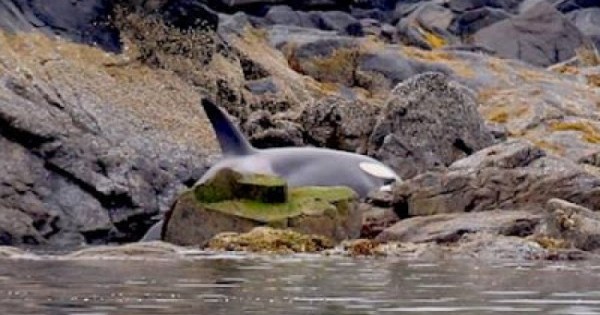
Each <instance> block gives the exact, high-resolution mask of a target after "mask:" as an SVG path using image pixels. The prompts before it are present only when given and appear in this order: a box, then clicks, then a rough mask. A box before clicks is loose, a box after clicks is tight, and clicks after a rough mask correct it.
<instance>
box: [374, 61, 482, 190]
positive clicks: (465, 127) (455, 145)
mask: <svg viewBox="0 0 600 315" xmlns="http://www.w3.org/2000/svg"><path fill="white" fill-rule="evenodd" d="M492 143H493V137H492V134H491V133H490V132H489V131H488V130H487V129H486V128H485V126H484V123H483V119H482V118H481V116H480V115H479V113H478V112H477V102H476V100H475V98H474V96H473V95H472V94H471V92H469V90H468V89H467V88H465V87H463V86H462V85H460V84H458V83H457V82H454V81H450V80H449V79H448V78H447V77H446V76H445V75H443V74H441V73H433V72H432V73H425V74H422V75H418V76H416V77H414V78H412V79H410V80H408V81H405V82H404V83H401V84H399V85H398V86H397V87H396V88H394V90H393V91H392V93H391V97H390V98H389V100H388V102H387V104H386V105H385V107H384V109H383V110H382V112H381V113H380V115H379V117H378V121H377V123H376V125H375V128H374V131H373V133H372V135H371V139H370V146H369V154H371V155H374V156H376V157H377V158H378V159H379V160H381V161H383V162H384V163H386V164H387V165H390V166H391V167H393V168H394V169H395V170H396V171H397V172H398V173H399V175H400V176H401V177H402V178H410V177H413V176H415V175H416V174H418V173H421V172H423V171H425V170H429V169H432V168H436V167H442V166H448V165H450V164H451V163H452V162H454V161H456V160H458V159H460V158H463V157H465V156H467V155H470V154H472V153H473V152H475V151H477V150H480V149H482V148H484V147H486V146H489V145H491V144H492Z"/></svg>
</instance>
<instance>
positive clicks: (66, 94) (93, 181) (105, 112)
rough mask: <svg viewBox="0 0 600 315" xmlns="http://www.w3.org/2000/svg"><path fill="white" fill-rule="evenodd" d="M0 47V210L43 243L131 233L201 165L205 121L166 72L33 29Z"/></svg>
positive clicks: (2, 39)
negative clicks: (30, 228) (34, 232)
mask: <svg viewBox="0 0 600 315" xmlns="http://www.w3.org/2000/svg"><path fill="white" fill-rule="evenodd" d="M25 43H26V45H27V47H28V48H27V51H26V52H24V51H23V50H22V47H23V46H22V45H23V44H25ZM0 50H1V53H0V72H1V73H3V75H2V78H1V79H0V96H1V97H0V147H2V150H0V170H1V171H0V172H1V173H2V176H0V196H1V198H0V207H1V208H5V209H13V210H16V211H19V212H21V213H23V214H25V215H27V216H28V217H29V218H31V221H29V220H19V222H22V223H23V222H24V223H25V224H26V226H27V225H28V223H27V222H31V225H29V226H33V227H34V228H35V230H37V233H38V235H39V236H42V237H43V238H44V240H45V241H47V242H48V243H49V244H50V245H59V244H60V245H77V246H78V245H80V244H81V243H83V242H87V243H98V242H99V243H103V242H117V241H133V240H137V239H138V238H139V237H141V235H143V233H144V232H145V230H146V229H147V227H148V226H150V225H151V224H152V221H153V219H152V217H153V216H155V215H156V214H158V213H160V212H161V211H166V210H168V208H169V205H170V204H171V201H172V198H173V197H174V196H175V195H176V194H177V193H179V192H180V191H181V190H183V188H185V187H186V183H193V182H195V181H196V180H197V179H198V178H199V177H200V175H201V174H202V173H203V171H204V170H205V169H206V168H207V165H208V155H209V154H208V152H209V151H210V150H211V149H210V148H211V147H212V148H213V149H212V150H214V148H216V145H215V143H214V140H211V138H210V135H211V133H212V130H211V128H210V124H209V123H208V122H207V121H206V120H205V118H203V117H204V116H203V115H204V114H203V113H202V111H201V109H200V108H197V107H195V106H196V105H195V104H197V103H198V102H199V99H198V95H197V94H195V92H193V91H192V90H191V89H190V87H189V86H188V85H185V84H183V83H182V82H181V80H179V79H176V78H175V77H174V76H173V75H172V74H165V73H160V74H158V73H152V72H151V70H149V69H148V68H145V67H141V66H139V65H134V66H133V67H130V66H129V65H128V64H127V63H122V62H123V59H122V58H124V56H117V55H113V54H106V53H105V52H104V51H102V50H99V49H94V48H90V47H87V46H83V45H76V44H73V43H68V42H57V41H53V40H51V39H48V38H45V37H43V36H40V35H34V34H31V35H29V34H17V35H14V36H11V37H10V39H9V38H8V37H7V36H6V35H4V33H0ZM16 56H18V58H17V57H16ZM120 63H121V64H120ZM41 64H44V65H43V66H42V65H41ZM116 64H120V66H115V65H116ZM6 65H11V66H10V67H7V66H6ZM142 104H143V105H142ZM14 217H15V218H17V217H19V216H14ZM18 239H19V238H18V237H16V238H14V239H13V240H14V241H15V242H19V240H18ZM31 239H39V238H38V237H37V236H34V237H33V238H31Z"/></svg>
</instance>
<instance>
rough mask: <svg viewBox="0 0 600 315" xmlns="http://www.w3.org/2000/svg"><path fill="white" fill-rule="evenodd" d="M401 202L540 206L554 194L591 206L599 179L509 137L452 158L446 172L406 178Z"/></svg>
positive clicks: (420, 206)
mask: <svg viewBox="0 0 600 315" xmlns="http://www.w3.org/2000/svg"><path fill="white" fill-rule="evenodd" d="M395 193H396V198H397V199H396V201H397V203H396V206H397V207H400V208H402V207H404V208H406V209H407V212H408V213H409V214H410V215H431V214H438V213H451V212H478V211H486V210H493V209H539V208H541V207H543V206H544V205H545V203H546V202H547V201H548V200H549V199H551V198H563V199H566V200H569V201H571V202H576V203H578V204H581V205H585V206H589V207H592V208H594V207H597V205H598V202H599V201H600V178H599V177H596V176H594V175H593V174H591V173H588V172H586V171H585V170H584V169H583V168H581V167H580V166H578V165H577V164H576V163H574V162H572V161H570V160H567V159H564V158H558V157H554V156H546V154H545V152H543V151H542V150H540V149H539V148H537V147H535V146H534V145H533V144H532V143H530V142H528V141H524V140H509V141H507V142H505V143H501V144H498V145H495V146H491V147H489V148H486V149H483V150H481V151H479V152H476V153H475V154H473V155H472V156H470V157H467V158H465V159H462V160H458V161H456V162H455V163H453V164H452V165H451V166H450V167H449V169H448V170H447V171H441V172H429V173H425V174H422V175H419V176H417V177H415V178H413V179H411V180H407V181H405V182H403V183H402V184H400V185H398V186H397V187H396V190H395Z"/></svg>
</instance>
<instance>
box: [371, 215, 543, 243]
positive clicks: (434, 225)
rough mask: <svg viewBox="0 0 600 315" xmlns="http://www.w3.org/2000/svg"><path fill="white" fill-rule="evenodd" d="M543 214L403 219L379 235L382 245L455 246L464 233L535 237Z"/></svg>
mask: <svg viewBox="0 0 600 315" xmlns="http://www.w3.org/2000/svg"><path fill="white" fill-rule="evenodd" d="M542 218H543V215H542V214H541V213H539V211H538V213H535V212H531V211H519V210H498V211H488V212H479V213H452V214H438V215H430V216H419V217H414V218H408V219H404V220H402V221H400V222H398V223H396V224H395V225H393V226H392V227H390V228H387V229H385V230H384V231H383V232H381V234H379V235H378V236H377V238H376V239H377V240H378V241H381V242H390V241H396V242H413V243H423V242H435V243H453V242H457V241H458V240H460V238H461V237H463V235H465V234H475V233H480V232H485V233H488V234H492V235H505V236H519V237H525V236H529V235H532V234H533V233H534V231H535V229H536V227H537V226H538V224H539V223H540V221H541V219H542Z"/></svg>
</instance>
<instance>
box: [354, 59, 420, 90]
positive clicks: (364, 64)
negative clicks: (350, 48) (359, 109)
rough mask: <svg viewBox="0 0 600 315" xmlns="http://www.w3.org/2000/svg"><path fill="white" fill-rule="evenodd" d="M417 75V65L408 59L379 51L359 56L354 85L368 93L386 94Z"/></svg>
mask: <svg viewBox="0 0 600 315" xmlns="http://www.w3.org/2000/svg"><path fill="white" fill-rule="evenodd" d="M421 72H422V71H421ZM418 73H419V71H418V65H416V64H415V63H414V62H411V60H410V59H408V58H402V56H400V55H399V54H398V53H397V52H396V51H381V52H376V53H365V54H363V55H361V56H360V57H359V58H358V61H357V69H356V71H355V73H354V75H355V77H356V78H355V81H356V85H358V86H361V87H363V88H365V89H367V90H368V91H373V92H377V91H380V92H383V91H385V92H386V93H387V92H388V91H390V90H391V89H392V88H394V87H395V86H396V85H398V83H401V82H403V81H404V80H406V79H408V78H410V77H412V76H414V75H416V74H418Z"/></svg>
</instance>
